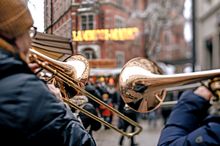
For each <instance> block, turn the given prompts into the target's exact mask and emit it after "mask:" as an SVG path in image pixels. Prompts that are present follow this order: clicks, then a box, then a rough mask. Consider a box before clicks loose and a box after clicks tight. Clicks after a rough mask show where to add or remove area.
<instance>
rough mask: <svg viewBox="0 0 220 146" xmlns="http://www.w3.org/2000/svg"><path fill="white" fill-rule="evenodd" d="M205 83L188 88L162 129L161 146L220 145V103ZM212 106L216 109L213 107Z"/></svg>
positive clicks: (159, 144)
mask: <svg viewBox="0 0 220 146" xmlns="http://www.w3.org/2000/svg"><path fill="white" fill-rule="evenodd" d="M210 91H213V90H208V88H206V87H205V86H201V87H198V88H197V89H196V90H194V91H185V92H184V93H183V94H182V95H181V97H180V99H179V101H178V103H177V105H176V106H175V107H174V109H173V110H172V112H171V114H170V117H169V118H168V121H167V123H166V125H165V127H164V129H163V130H162V132H161V135H160V139H159V143H158V146H219V145H220V112H219V103H215V104H214V103H213V105H212V106H211V104H210V100H211V99H212V98H211V97H213V95H212V93H213V92H210ZM213 106H216V107H217V108H214V110H211V109H213Z"/></svg>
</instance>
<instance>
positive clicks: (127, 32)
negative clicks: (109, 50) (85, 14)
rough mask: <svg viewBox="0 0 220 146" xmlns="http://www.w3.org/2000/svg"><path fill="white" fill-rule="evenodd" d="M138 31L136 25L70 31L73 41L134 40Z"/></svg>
mask: <svg viewBox="0 0 220 146" xmlns="http://www.w3.org/2000/svg"><path fill="white" fill-rule="evenodd" d="M138 32H139V30H138V28H137V27H130V28H115V29H96V30H80V31H72V35H73V41H98V40H102V41H106V40H112V41H125V40H134V39H135V37H136V36H137V35H138Z"/></svg>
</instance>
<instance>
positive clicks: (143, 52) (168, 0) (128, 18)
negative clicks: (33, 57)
mask: <svg viewBox="0 0 220 146" xmlns="http://www.w3.org/2000/svg"><path fill="white" fill-rule="evenodd" d="M26 3H27V4H28V7H29V8H30V9H31V13H32V15H33V17H34V21H35V23H34V25H35V26H36V27H37V28H38V31H39V32H43V33H48V34H53V35H57V36H62V37H65V38H69V39H70V40H72V52H74V54H82V55H84V56H85V57H86V58H87V59H88V60H89V66H90V77H89V84H90V85H92V86H94V87H95V88H96V89H97V90H99V94H100V98H102V97H103V96H102V95H104V94H108V101H109V102H110V103H111V104H112V106H113V107H115V108H119V99H120V98H121V97H120V92H119V90H118V77H119V75H120V72H121V69H122V67H123V66H124V65H125V63H126V62H128V61H129V60H130V59H132V58H135V57H144V58H148V59H150V60H153V61H155V62H156V63H158V65H159V66H160V67H161V68H162V69H163V71H164V74H176V73H188V72H195V71H202V70H210V69H217V68H219V67H220V57H219V55H220V41H219V39H220V29H219V28H220V1H219V0H203V1H201V0H178V1H177V0H26ZM100 87H101V89H100ZM116 93H117V94H116ZM180 94H181V93H180V92H178V91H173V92H170V93H168V94H167V97H166V98H165V99H166V100H170V101H172V100H176V99H178V97H179V95H180ZM105 99H106V98H105ZM103 100H104V99H103ZM99 110H100V115H101V116H102V112H101V109H99ZM170 110H171V108H158V109H157V110H156V111H154V112H151V113H146V114H141V113H137V119H138V120H137V121H138V122H139V123H140V124H141V125H142V126H143V128H144V130H143V132H142V133H140V134H139V135H137V136H136V137H135V141H136V142H137V143H138V144H139V145H141V146H143V145H145V146H146V145H147V146H148V145H149V146H153V145H156V144H157V141H158V137H159V133H160V130H161V128H163V126H164V122H166V119H167V117H168V116H169V113H170ZM109 117H111V118H110V119H111V120H110V122H112V123H113V124H116V125H117V124H118V118H117V117H116V116H115V115H114V114H109ZM94 138H95V139H96V141H97V145H98V146H108V145H109V146H110V145H111V146H113V145H119V139H120V135H119V134H118V133H116V132H115V131H113V130H111V129H105V128H104V127H103V128H102V129H101V130H98V131H95V132H94ZM126 144H127V145H129V140H128V139H127V138H125V139H124V145H126Z"/></svg>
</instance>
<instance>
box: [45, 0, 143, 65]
mask: <svg viewBox="0 0 220 146" xmlns="http://www.w3.org/2000/svg"><path fill="white" fill-rule="evenodd" d="M146 2H147V1H146V0H140V1H136V0H111V1H110V0H45V30H46V32H47V33H52V34H55V35H59V36H63V37H68V38H73V40H74V47H75V51H76V53H80V54H84V55H85V56H86V57H87V58H88V59H112V60H115V61H116V67H122V66H123V65H124V64H125V63H126V62H127V61H128V60H130V59H131V58H134V57H138V56H141V57H145V56H146V51H145V48H144V33H143V29H144V27H143V26H144V25H143V23H144V21H143V19H142V18H138V17H137V18H136V17H134V16H133V12H135V11H139V12H141V11H144V10H145V8H146ZM97 35H98V37H97Z"/></svg>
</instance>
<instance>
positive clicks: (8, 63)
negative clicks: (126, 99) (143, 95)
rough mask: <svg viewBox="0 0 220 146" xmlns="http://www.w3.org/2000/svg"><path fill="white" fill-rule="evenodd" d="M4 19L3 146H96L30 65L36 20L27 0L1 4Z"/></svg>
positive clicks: (0, 76) (0, 41) (0, 66)
mask: <svg viewBox="0 0 220 146" xmlns="http://www.w3.org/2000/svg"><path fill="white" fill-rule="evenodd" d="M0 15H1V17H0V137H1V143H5V145H15V144H16V145H21V146H26V145H27V146H51V145H53V146H65V145H66V146H95V145H96V144H95V141H94V139H93V138H92V137H91V135H90V134H89V133H88V132H87V131H86V130H85V129H84V127H83V126H82V125H81V123H80V122H79V120H78V119H77V118H76V117H75V116H74V115H73V114H72V112H71V110H70V109H68V108H66V106H65V105H64V103H63V102H62V101H61V100H60V99H58V98H57V97H56V96H54V95H53V94H52V93H51V92H53V91H49V88H48V86H47V85H46V84H45V83H44V82H43V81H42V80H40V79H39V78H38V77H37V76H36V75H35V74H34V73H33V71H32V70H31V69H30V68H29V66H28V65H27V63H28V62H27V61H26V58H27V54H28V50H29V48H31V37H30V35H29V32H33V31H35V29H32V31H30V29H31V28H32V25H33V19H32V16H31V14H30V11H29V10H28V8H27V6H26V5H25V4H24V3H23V0H1V1H0ZM31 67H32V69H33V68H34V66H32V65H31Z"/></svg>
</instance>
